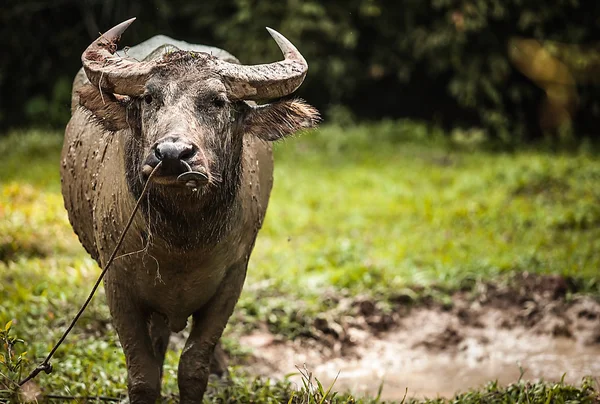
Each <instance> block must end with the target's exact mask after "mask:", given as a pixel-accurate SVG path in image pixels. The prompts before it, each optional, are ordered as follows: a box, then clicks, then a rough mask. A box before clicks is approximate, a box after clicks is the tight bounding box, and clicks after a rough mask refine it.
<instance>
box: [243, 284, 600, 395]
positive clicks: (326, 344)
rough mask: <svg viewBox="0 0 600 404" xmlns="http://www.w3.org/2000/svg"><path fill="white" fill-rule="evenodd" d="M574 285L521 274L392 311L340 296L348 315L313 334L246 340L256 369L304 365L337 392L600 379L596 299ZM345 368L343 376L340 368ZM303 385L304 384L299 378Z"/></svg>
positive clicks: (285, 370)
mask: <svg viewBox="0 0 600 404" xmlns="http://www.w3.org/2000/svg"><path fill="white" fill-rule="evenodd" d="M572 290H573V285H572V284H571V283H570V282H569V280H567V279H565V278H562V277H558V276H545V277H540V276H532V275H527V274H525V275H522V276H520V277H519V278H516V279H514V282H511V284H510V286H497V285H481V286H479V287H478V290H477V291H476V293H473V292H472V291H471V292H457V293H455V294H454V295H453V296H452V299H451V304H448V303H446V304H443V305H442V304H439V303H435V302H434V301H432V300H431V301H425V302H423V303H422V304H420V305H417V306H415V307H412V308H409V307H408V306H407V305H406V304H405V302H403V301H402V300H403V299H402V298H399V299H397V301H396V303H394V305H393V307H392V310H389V308H388V309H385V310H384V309H382V308H381V307H380V305H379V304H378V303H377V302H374V301H370V300H368V299H361V298H358V299H353V300H348V299H340V304H342V305H347V306H349V307H346V308H344V310H342V311H341V312H349V313H352V315H346V316H344V317H342V318H331V317H329V318H328V317H326V316H323V317H320V318H318V319H316V320H315V322H314V328H315V330H317V331H316V332H315V336H314V338H303V339H298V340H295V341H289V340H286V339H284V338H283V337H280V336H276V335H272V334H270V333H268V332H254V333H252V334H250V335H246V336H243V337H241V339H240V345H241V346H242V347H246V348H251V349H252V355H251V356H250V358H249V359H247V360H244V361H243V363H240V364H241V365H242V366H244V367H246V368H247V370H248V371H249V372H250V373H252V374H257V375H263V376H268V377H275V378H282V377H284V376H285V375H287V374H289V373H293V372H295V371H297V370H296V366H300V367H302V366H303V365H304V364H306V366H307V368H308V369H309V370H311V371H312V372H313V374H314V375H315V376H316V377H317V378H319V380H320V381H321V382H323V384H329V383H331V382H332V381H333V380H334V379H335V378H336V376H337V378H338V379H337V382H336V388H337V389H338V390H346V389H348V390H351V391H352V392H353V393H354V394H359V395H360V394H362V393H364V394H369V395H374V394H376V393H377V390H378V389H379V387H380V385H381V384H382V383H383V391H382V397H383V398H386V399H401V398H402V397H403V396H404V393H405V391H406V389H408V396H409V397H410V396H416V397H423V396H427V397H436V396H445V397H449V396H452V395H453V394H454V393H456V392H458V391H465V390H468V389H470V388H476V387H480V386H482V385H483V384H485V383H486V382H488V381H491V380H498V381H499V382H500V383H503V384H508V383H510V382H515V381H517V380H518V379H519V377H523V379H526V380H538V379H544V380H548V381H558V380H560V379H561V378H562V377H563V376H564V378H565V380H566V381H567V382H572V383H578V382H579V381H580V380H581V378H582V377H584V376H592V377H599V376H600V304H599V303H598V301H596V300H594V299H592V298H589V297H575V298H573V299H568V298H567V296H568V295H569V292H570V291H572ZM338 374H339V375H338ZM298 383H299V384H300V381H299V378H298Z"/></svg>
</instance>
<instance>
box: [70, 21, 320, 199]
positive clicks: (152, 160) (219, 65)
mask: <svg viewBox="0 0 600 404" xmlns="http://www.w3.org/2000/svg"><path fill="white" fill-rule="evenodd" d="M133 20H134V19H131V20H128V21H125V22H123V23H121V24H119V25H117V26H116V27H114V28H112V29H111V30H109V31H108V32H106V33H105V34H103V35H102V36H100V38H98V39H97V40H96V41H94V42H93V43H92V44H91V45H90V46H89V47H88V48H87V49H86V51H85V52H84V53H83V55H82V62H83V67H84V70H85V72H86V75H87V77H88V79H89V81H90V84H88V85H86V86H84V87H82V89H81V90H80V91H79V99H80V104H81V105H82V106H84V107H85V108H87V109H88V110H89V111H90V112H91V113H92V114H93V115H94V117H95V119H96V121H97V122H98V123H100V124H101V125H103V126H104V127H105V128H106V129H107V130H109V131H121V130H125V131H126V133H127V134H128V136H130V137H131V139H129V142H128V144H129V145H130V146H129V147H128V149H129V150H127V154H128V155H131V161H132V162H133V163H132V167H129V168H130V169H131V170H133V171H134V175H133V177H134V178H135V177H137V178H138V180H139V181H140V182H142V181H144V180H145V178H147V176H148V175H149V174H150V172H151V171H152V170H153V169H154V167H156V165H157V164H158V163H159V162H162V164H161V167H160V169H159V171H158V172H157V175H156V176H154V177H153V178H154V181H155V183H157V184H161V185H164V186H169V187H172V189H173V191H175V192H176V191H177V189H182V190H183V189H185V188H184V185H185V184H187V185H188V186H190V184H191V186H193V187H194V188H198V187H201V186H202V185H211V184H212V185H217V184H218V183H219V182H222V181H227V180H229V179H231V178H230V177H231V176H232V175H234V173H236V172H237V169H236V166H237V165H239V157H240V156H241V154H242V151H241V150H242V147H243V137H244V136H257V137H259V138H260V139H263V140H265V141H274V140H278V139H281V138H283V137H285V136H287V135H289V134H291V133H293V132H295V131H297V130H299V129H303V128H309V127H312V126H314V125H315V123H316V122H317V121H318V112H317V111H316V110H315V109H314V108H312V107H311V106H310V105H308V104H306V103H304V102H303V101H302V100H298V99H295V100H279V101H275V102H273V103H270V104H263V105H260V106H256V105H255V104H254V103H252V102H247V101H268V100H272V99H276V98H281V97H284V96H287V95H289V94H291V93H292V92H294V91H295V90H296V89H297V88H298V87H299V86H300V84H301V83H302V81H303V80H304V77H305V75H306V72H307V69H308V65H307V63H306V61H305V60H304V58H303V57H302V55H301V54H300V53H299V52H298V50H297V49H296V48H295V47H294V45H292V43H290V42H289V41H288V40H287V39H286V38H284V37H283V36H282V35H281V34H279V33H278V32H276V31H274V30H272V29H269V28H268V30H269V33H270V34H271V36H272V37H273V38H274V39H275V41H276V42H277V44H278V45H279V47H280V49H281V51H282V52H283V55H284V57H285V59H284V60H283V61H280V62H276V63H270V64H264V65H254V66H244V65H239V64H235V63H229V62H226V61H223V60H220V59H217V58H215V57H213V56H211V55H209V54H206V53H199V52H189V51H182V50H178V49H176V50H174V51H170V52H165V53H162V54H159V56H158V57H156V58H154V59H152V58H151V59H150V60H143V61H137V60H133V59H130V58H127V57H121V56H119V55H117V54H116V53H115V51H116V49H117V42H118V40H119V39H120V36H121V34H122V33H123V32H124V31H125V29H126V28H127V27H128V26H129V25H130V24H131V23H132V22H133ZM128 174H129V173H128ZM204 188H210V187H209V186H207V187H204ZM169 189H171V188H169ZM205 191H206V189H205V190H204V191H202V192H205Z"/></svg>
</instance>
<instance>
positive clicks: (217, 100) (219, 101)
mask: <svg viewBox="0 0 600 404" xmlns="http://www.w3.org/2000/svg"><path fill="white" fill-rule="evenodd" d="M212 103H213V105H214V106H215V107H217V108H223V107H224V106H225V104H227V99H226V98H225V96H223V95H216V96H215V97H214V98H213V99H212Z"/></svg>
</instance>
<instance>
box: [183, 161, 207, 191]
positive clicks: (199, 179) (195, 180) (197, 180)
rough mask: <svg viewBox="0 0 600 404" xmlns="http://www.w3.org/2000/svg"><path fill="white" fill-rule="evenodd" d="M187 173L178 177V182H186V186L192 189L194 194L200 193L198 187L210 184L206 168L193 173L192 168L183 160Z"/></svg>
mask: <svg viewBox="0 0 600 404" xmlns="http://www.w3.org/2000/svg"><path fill="white" fill-rule="evenodd" d="M181 162H182V163H183V165H184V166H185V168H187V171H186V172H185V173H183V174H180V175H179V176H178V177H177V181H181V182H185V186H186V187H188V188H190V189H191V190H192V192H196V191H198V187H199V186H201V185H205V184H206V183H207V182H208V176H207V175H206V170H205V169H204V167H200V168H199V170H200V171H193V170H192V167H191V166H190V165H189V164H188V163H187V162H186V161H184V160H181Z"/></svg>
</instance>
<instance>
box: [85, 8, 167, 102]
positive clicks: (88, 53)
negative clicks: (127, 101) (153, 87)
mask: <svg viewBox="0 0 600 404" xmlns="http://www.w3.org/2000/svg"><path fill="white" fill-rule="evenodd" d="M133 21H135V17H134V18H131V19H129V20H127V21H124V22H122V23H120V24H119V25H117V26H115V27H113V28H111V29H110V30H108V31H107V32H106V33H104V34H103V35H100V37H99V38H98V39H97V40H95V41H94V42H92V43H91V45H90V46H88V48H87V49H86V50H85V51H84V52H83V54H82V55H81V62H82V63H83V68H84V70H85V74H86V75H87V77H88V79H89V80H90V82H91V83H92V84H94V85H95V86H97V87H100V88H101V89H102V90H103V91H106V92H111V93H115V94H122V95H131V96H137V95H141V94H143V92H144V85H145V84H146V80H148V77H149V76H150V74H151V73H152V71H153V69H154V67H155V66H156V65H157V62H155V61H148V62H137V61H133V60H130V59H126V58H122V57H120V56H119V55H115V52H116V51H117V43H118V42H119V40H120V39H121V35H122V34H123V32H125V30H126V29H127V28H128V27H129V26H130V25H131V23H132V22H133Z"/></svg>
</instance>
